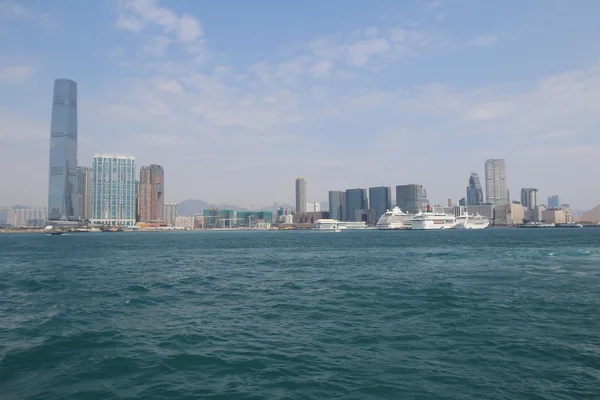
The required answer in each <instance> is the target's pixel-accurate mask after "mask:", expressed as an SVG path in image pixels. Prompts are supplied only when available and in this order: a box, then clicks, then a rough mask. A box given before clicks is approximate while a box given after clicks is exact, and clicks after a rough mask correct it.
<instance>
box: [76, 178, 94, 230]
mask: <svg viewBox="0 0 600 400" xmlns="http://www.w3.org/2000/svg"><path fill="white" fill-rule="evenodd" d="M77 219H79V220H80V221H88V220H90V219H92V169H91V168H90V167H77Z"/></svg>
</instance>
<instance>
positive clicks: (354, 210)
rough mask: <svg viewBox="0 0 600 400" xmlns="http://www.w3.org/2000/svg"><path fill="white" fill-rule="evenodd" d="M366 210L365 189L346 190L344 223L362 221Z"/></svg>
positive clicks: (367, 202) (367, 204)
mask: <svg viewBox="0 0 600 400" xmlns="http://www.w3.org/2000/svg"><path fill="white" fill-rule="evenodd" d="M368 209H369V200H368V199H367V189H348V190H346V221H362V218H363V217H362V216H363V215H364V214H365V213H367V214H368Z"/></svg>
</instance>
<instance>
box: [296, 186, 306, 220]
mask: <svg viewBox="0 0 600 400" xmlns="http://www.w3.org/2000/svg"><path fill="white" fill-rule="evenodd" d="M296 212H306V181H305V180H304V178H298V179H296Z"/></svg>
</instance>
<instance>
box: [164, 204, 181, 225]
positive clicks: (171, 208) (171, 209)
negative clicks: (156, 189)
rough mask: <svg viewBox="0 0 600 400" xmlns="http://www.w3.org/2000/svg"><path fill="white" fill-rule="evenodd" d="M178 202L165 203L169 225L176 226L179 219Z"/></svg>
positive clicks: (166, 218)
mask: <svg viewBox="0 0 600 400" xmlns="http://www.w3.org/2000/svg"><path fill="white" fill-rule="evenodd" d="M177 206H178V204H177V203H165V213H164V216H165V221H166V223H167V225H168V226H175V222H176V221H177V216H178V214H177Z"/></svg>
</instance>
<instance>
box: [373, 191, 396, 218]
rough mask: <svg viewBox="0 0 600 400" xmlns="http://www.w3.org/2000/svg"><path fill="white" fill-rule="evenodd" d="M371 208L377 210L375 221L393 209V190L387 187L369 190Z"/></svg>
mask: <svg viewBox="0 0 600 400" xmlns="http://www.w3.org/2000/svg"><path fill="white" fill-rule="evenodd" d="M369 208H371V209H373V210H375V221H379V218H380V217H381V216H382V215H383V214H385V212H386V211H387V210H391V209H392V189H391V188H390V187H387V186H380V187H372V188H369Z"/></svg>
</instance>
